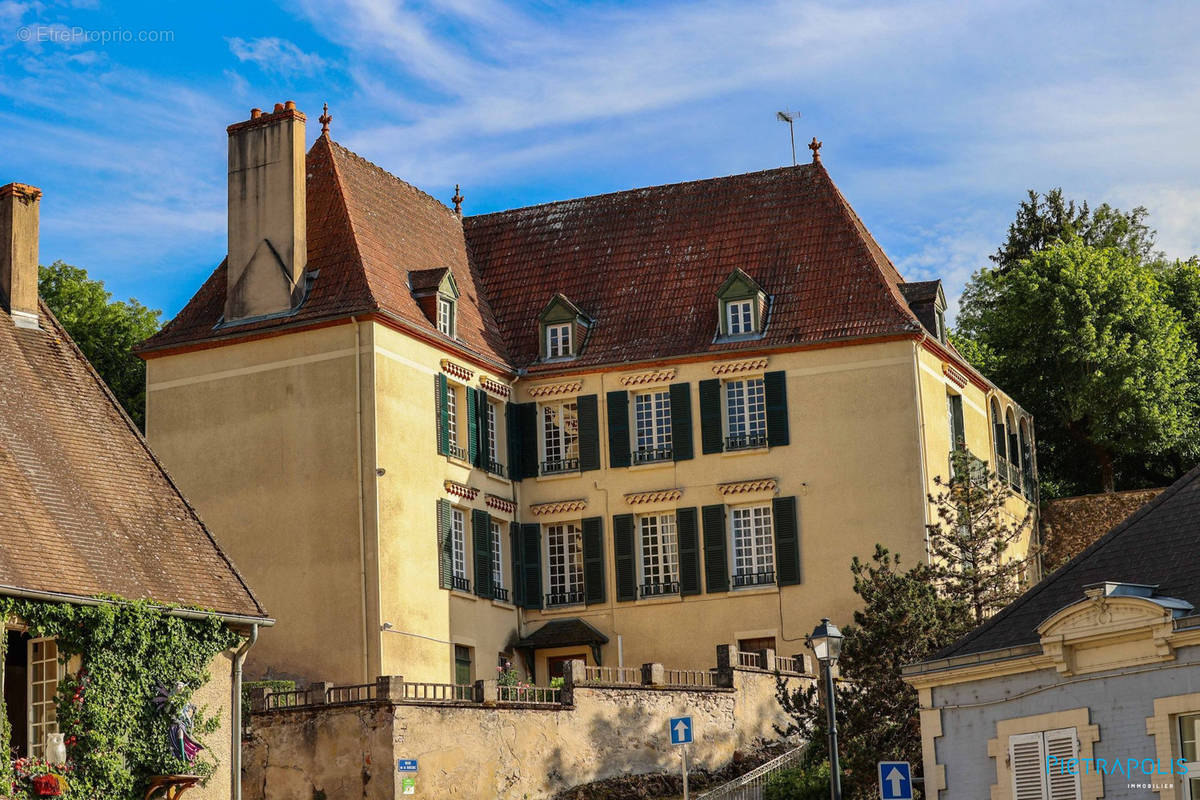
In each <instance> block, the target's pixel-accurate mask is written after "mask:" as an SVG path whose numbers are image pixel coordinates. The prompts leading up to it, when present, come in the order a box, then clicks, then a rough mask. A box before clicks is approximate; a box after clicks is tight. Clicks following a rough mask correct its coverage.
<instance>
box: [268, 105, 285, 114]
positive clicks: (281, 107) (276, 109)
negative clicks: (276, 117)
mask: <svg viewBox="0 0 1200 800" xmlns="http://www.w3.org/2000/svg"><path fill="white" fill-rule="evenodd" d="M280 111H283V103H276V104H275V110H274V111H273V112H271V113H273V114H278V113H279V112H280Z"/></svg>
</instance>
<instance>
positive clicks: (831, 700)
mask: <svg viewBox="0 0 1200 800" xmlns="http://www.w3.org/2000/svg"><path fill="white" fill-rule="evenodd" d="M805 644H807V645H808V646H809V647H810V648H811V649H812V651H813V654H814V655H815V656H816V657H817V661H820V662H821V669H822V677H824V679H825V714H826V717H827V719H828V720H829V797H830V800H842V771H841V768H840V767H839V765H838V749H837V698H836V696H835V695H834V691H833V665H834V664H836V663H837V660H838V656H840V655H841V654H842V632H841V631H839V630H838V629H837V626H836V625H834V624H833V623H832V622H830V621H829V619H828V618H826V619H822V620H821V624H820V625H818V626H817V627H815V628H813V632H812V633H811V634H810V635H809V637H808V640H807V641H806V642H805Z"/></svg>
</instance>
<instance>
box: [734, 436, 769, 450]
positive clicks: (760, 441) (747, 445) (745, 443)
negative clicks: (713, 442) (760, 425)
mask: <svg viewBox="0 0 1200 800" xmlns="http://www.w3.org/2000/svg"><path fill="white" fill-rule="evenodd" d="M766 446H767V435H766V434H765V433H748V434H744V435H741V436H726V437H725V449H726V450H752V449H754V448H756V447H766Z"/></svg>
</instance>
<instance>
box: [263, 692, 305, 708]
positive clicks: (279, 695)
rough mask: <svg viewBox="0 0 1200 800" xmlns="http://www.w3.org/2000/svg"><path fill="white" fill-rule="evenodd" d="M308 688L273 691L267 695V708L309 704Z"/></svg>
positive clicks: (295, 706)
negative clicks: (291, 690)
mask: <svg viewBox="0 0 1200 800" xmlns="http://www.w3.org/2000/svg"><path fill="white" fill-rule="evenodd" d="M307 705H309V701H308V689H297V690H296V691H293V692H271V693H270V694H268V695H267V708H269V709H276V708H297V707H298V706H307Z"/></svg>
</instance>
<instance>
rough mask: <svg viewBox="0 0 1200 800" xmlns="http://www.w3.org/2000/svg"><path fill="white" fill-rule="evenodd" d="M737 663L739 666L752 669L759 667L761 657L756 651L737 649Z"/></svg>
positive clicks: (760, 665) (760, 666)
mask: <svg viewBox="0 0 1200 800" xmlns="http://www.w3.org/2000/svg"><path fill="white" fill-rule="evenodd" d="M737 665H738V666H739V667H753V668H754V669H761V668H762V659H761V658H759V657H758V653H750V652H747V651H745V650H738V651H737Z"/></svg>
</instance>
